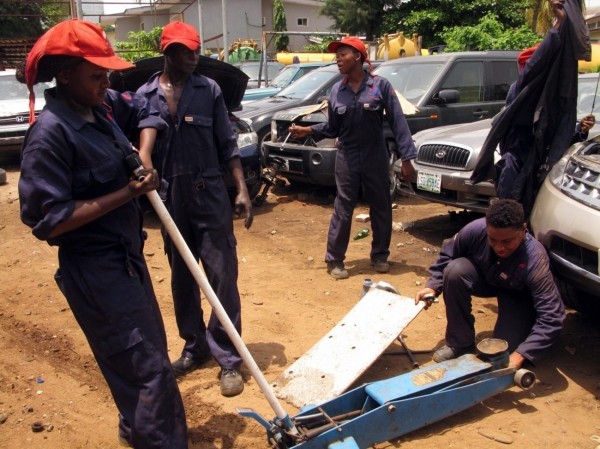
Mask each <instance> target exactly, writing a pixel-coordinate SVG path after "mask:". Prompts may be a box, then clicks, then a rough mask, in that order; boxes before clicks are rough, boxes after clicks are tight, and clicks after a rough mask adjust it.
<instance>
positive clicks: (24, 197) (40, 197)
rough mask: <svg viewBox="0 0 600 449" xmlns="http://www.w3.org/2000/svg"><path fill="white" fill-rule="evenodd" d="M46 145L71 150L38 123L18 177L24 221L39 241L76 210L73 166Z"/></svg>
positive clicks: (27, 139)
mask: <svg viewBox="0 0 600 449" xmlns="http://www.w3.org/2000/svg"><path fill="white" fill-rule="evenodd" d="M40 136H43V138H40ZM46 142H56V143H58V144H59V147H58V148H59V149H60V148H62V149H64V148H66V147H68V142H58V141H57V140H56V138H54V137H53V134H52V133H50V131H49V130H48V129H45V128H43V126H42V125H40V122H35V123H34V124H33V125H32V127H31V128H30V129H29V131H28V137H26V140H25V145H24V147H23V151H22V156H21V175H20V178H19V201H20V209H21V221H23V223H25V224H26V225H27V226H29V227H30V228H32V231H33V235H34V236H36V237H37V238H38V239H40V240H47V239H48V238H49V236H50V234H51V233H52V231H53V230H54V228H55V227H56V226H57V225H58V224H59V223H61V222H62V221H64V220H66V219H67V218H68V217H69V216H70V215H71V214H72V213H73V210H74V209H75V200H74V199H73V196H72V192H71V184H70V181H71V179H72V172H71V169H70V168H69V166H70V165H69V163H68V161H66V160H65V159H64V157H63V156H62V155H61V154H59V152H58V151H55V148H54V146H53V145H52V144H51V143H50V144H47V143H46Z"/></svg>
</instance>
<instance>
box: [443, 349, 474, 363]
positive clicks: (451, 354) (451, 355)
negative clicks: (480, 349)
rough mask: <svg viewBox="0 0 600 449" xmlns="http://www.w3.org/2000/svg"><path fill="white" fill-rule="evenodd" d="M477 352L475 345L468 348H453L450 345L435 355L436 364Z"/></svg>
mask: <svg viewBox="0 0 600 449" xmlns="http://www.w3.org/2000/svg"><path fill="white" fill-rule="evenodd" d="M474 352H475V345H471V346H467V347H464V348H452V347H450V346H448V345H444V346H442V347H441V348H440V349H438V350H437V351H435V352H434V353H433V361H434V362H437V363H439V362H445V361H446V360H452V359H455V358H457V357H460V356H461V355H464V354H473V353H474Z"/></svg>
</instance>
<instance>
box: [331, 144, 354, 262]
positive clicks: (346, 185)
mask: <svg viewBox="0 0 600 449" xmlns="http://www.w3.org/2000/svg"><path fill="white" fill-rule="evenodd" d="M335 183H336V188H337V194H336V197H335V201H334V203H333V215H332V216H331V221H330V222H329V231H328V233H327V253H326V254H325V261H326V262H338V261H343V260H344V259H345V258H346V251H347V250H348V243H349V242H350V230H351V227H352V214H353V212H354V207H355V206H356V203H357V201H358V195H359V192H360V174H358V173H355V172H352V171H351V170H350V169H349V167H348V164H347V163H346V160H345V157H344V154H343V153H341V152H340V151H338V154H337V156H336V161H335Z"/></svg>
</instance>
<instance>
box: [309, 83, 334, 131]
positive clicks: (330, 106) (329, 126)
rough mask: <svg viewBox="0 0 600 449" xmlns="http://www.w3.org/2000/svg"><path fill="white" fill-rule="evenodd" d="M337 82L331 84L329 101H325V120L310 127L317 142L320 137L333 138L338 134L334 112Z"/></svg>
mask: <svg viewBox="0 0 600 449" xmlns="http://www.w3.org/2000/svg"><path fill="white" fill-rule="evenodd" d="M337 91H338V84H336V85H334V86H333V89H331V94H330V95H329V101H328V102H327V121H326V122H322V123H317V124H316V125H312V126H311V127H310V128H311V129H312V132H313V138H314V139H315V140H316V141H317V142H318V141H319V140H322V139H333V138H335V137H337V136H338V135H339V132H340V121H339V119H338V117H337V115H336V114H335V101H334V98H335V96H336V95H337Z"/></svg>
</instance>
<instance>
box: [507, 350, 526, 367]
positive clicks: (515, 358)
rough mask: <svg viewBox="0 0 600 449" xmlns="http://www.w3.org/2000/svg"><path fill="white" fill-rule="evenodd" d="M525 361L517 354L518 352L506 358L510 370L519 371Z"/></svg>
mask: <svg viewBox="0 0 600 449" xmlns="http://www.w3.org/2000/svg"><path fill="white" fill-rule="evenodd" d="M525 360H526V359H525V357H523V356H522V355H521V354H519V353H518V352H513V353H512V354H511V355H510V357H509V358H508V366H510V367H511V368H516V369H519V368H521V367H522V366H523V363H525Z"/></svg>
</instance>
